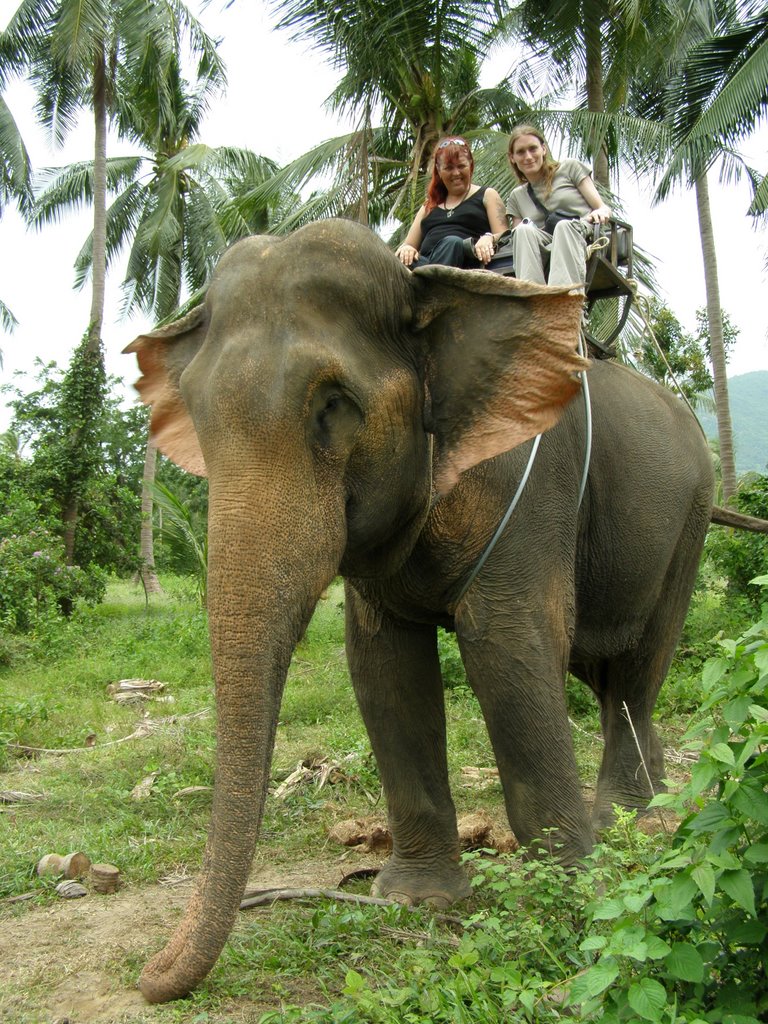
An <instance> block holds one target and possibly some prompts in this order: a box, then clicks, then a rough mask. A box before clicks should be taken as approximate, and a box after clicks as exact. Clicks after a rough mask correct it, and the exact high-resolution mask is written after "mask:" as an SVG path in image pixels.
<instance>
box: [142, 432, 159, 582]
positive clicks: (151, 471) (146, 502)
mask: <svg viewBox="0 0 768 1024" xmlns="http://www.w3.org/2000/svg"><path fill="white" fill-rule="evenodd" d="M156 467H157V448H156V447H155V446H154V444H153V443H152V438H151V437H149V436H147V448H146V452H145V455H144V476H143V479H142V481H141V543H140V556H141V568H140V569H139V575H140V576H141V582H142V583H143V584H144V590H145V591H146V593H147V594H160V593H162V590H163V588H162V587H161V586H160V580H159V579H158V578H157V573H156V572H155V546H154V530H153V527H152V485H153V484H154V482H155V469H156Z"/></svg>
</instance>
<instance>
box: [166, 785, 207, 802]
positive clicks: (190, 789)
mask: <svg viewBox="0 0 768 1024" xmlns="http://www.w3.org/2000/svg"><path fill="white" fill-rule="evenodd" d="M212 789H213V787H212V786H185V787H184V789H177V790H176V792H175V793H174V794H173V796H172V797H171V800H177V799H178V798H179V797H182V796H197V794H198V793H210V792H212Z"/></svg>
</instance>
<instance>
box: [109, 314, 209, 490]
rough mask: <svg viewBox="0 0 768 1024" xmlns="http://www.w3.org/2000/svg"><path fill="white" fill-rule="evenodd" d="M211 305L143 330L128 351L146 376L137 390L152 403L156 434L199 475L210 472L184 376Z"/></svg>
mask: <svg viewBox="0 0 768 1024" xmlns="http://www.w3.org/2000/svg"><path fill="white" fill-rule="evenodd" d="M206 321H207V317H206V310H205V306H195V308H194V309H193V310H192V312H191V313H187V315H186V316H184V317H182V318H181V320H176V321H174V323H172V324H168V325H167V326H166V327H159V328H158V329H157V330H155V331H150V332H149V333H148V334H140V335H139V337H138V338H135V339H134V340H133V341H132V342H131V343H130V345H127V346H126V347H125V348H124V349H123V352H125V353H129V352H135V353H136V358H137V359H138V363H139V369H140V370H141V374H142V375H141V377H140V378H139V380H138V381H137V382H136V390H137V391H138V392H139V394H140V395H141V400H142V402H143V403H144V404H145V405H151V406H152V416H151V418H150V434H151V436H152V437H153V439H154V441H155V443H156V445H157V447H158V448H159V449H160V451H161V452H162V453H163V455H167V456H168V458H169V459H171V460H172V461H173V462H175V463H176V465H178V466H181V468H182V469H186V470H187V471H188V472H189V473H196V474H197V475H198V476H207V473H206V469H205V462H204V460H203V453H202V452H201V451H200V443H199V441H198V439H197V434H196V433H195V428H194V426H193V425H192V420H191V418H190V415H189V413H188V411H187V407H186V406H185V404H184V400H183V398H182V397H181V389H180V387H179V380H180V378H181V375H182V373H183V372H184V370H185V369H186V367H187V366H188V365H189V363H190V362H191V361H192V359H194V357H195V356H196V355H197V352H198V351H199V349H200V346H201V345H202V343H203V341H204V339H205V333H206V327H207V323H206Z"/></svg>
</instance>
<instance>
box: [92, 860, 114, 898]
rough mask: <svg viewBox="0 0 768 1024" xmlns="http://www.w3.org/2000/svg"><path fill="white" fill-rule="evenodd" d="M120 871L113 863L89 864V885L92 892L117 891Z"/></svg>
mask: <svg viewBox="0 0 768 1024" xmlns="http://www.w3.org/2000/svg"><path fill="white" fill-rule="evenodd" d="M119 884H120V871H119V870H118V869H117V868H116V867H115V865H114V864H91V887H92V889H93V891H94V892H100V893H105V894H106V893H113V892H117V887H118V886H119Z"/></svg>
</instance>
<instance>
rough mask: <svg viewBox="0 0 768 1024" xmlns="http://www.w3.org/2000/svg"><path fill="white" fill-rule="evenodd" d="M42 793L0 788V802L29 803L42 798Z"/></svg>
mask: <svg viewBox="0 0 768 1024" xmlns="http://www.w3.org/2000/svg"><path fill="white" fill-rule="evenodd" d="M42 799H43V794H42V793H25V792H24V791H23V790H21V789H0V804H31V803H33V802H34V801H35V800H42Z"/></svg>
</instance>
